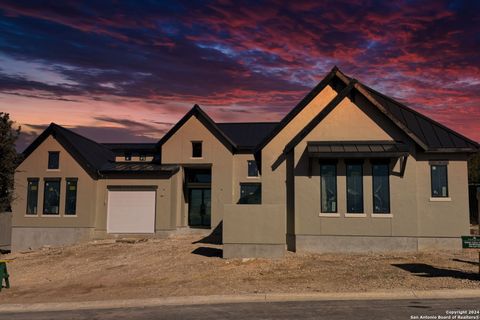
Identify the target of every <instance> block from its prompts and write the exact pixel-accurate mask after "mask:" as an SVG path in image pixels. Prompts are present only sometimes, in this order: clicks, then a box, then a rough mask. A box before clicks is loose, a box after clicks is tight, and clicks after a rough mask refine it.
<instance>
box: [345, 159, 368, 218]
mask: <svg viewBox="0 0 480 320" xmlns="http://www.w3.org/2000/svg"><path fill="white" fill-rule="evenodd" d="M349 165H359V166H360V169H361V174H360V177H362V183H361V184H360V185H361V187H362V209H361V210H360V211H349V210H350V209H349V207H348V166H349ZM363 174H364V170H363V161H348V162H345V201H346V204H347V208H346V210H345V217H349V216H351V215H354V216H358V217H363V216H366V214H365V199H364V197H365V192H364V191H365V190H364V187H363V184H364V181H363V180H364V179H363Z"/></svg>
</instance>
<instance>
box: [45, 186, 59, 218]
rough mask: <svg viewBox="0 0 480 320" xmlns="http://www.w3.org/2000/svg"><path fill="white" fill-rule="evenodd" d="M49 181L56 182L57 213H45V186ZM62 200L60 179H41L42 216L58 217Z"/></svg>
mask: <svg viewBox="0 0 480 320" xmlns="http://www.w3.org/2000/svg"><path fill="white" fill-rule="evenodd" d="M49 181H58V213H51V212H45V200H46V198H45V195H46V194H47V192H46V188H45V184H46V183H47V182H49ZM61 200H62V178H43V208H42V216H46V217H59V216H60V206H61Z"/></svg>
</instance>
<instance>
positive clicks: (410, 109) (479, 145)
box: [360, 82, 480, 147]
mask: <svg viewBox="0 0 480 320" xmlns="http://www.w3.org/2000/svg"><path fill="white" fill-rule="evenodd" d="M360 84H361V85H362V86H363V87H365V88H366V89H367V90H369V91H373V92H374V93H375V94H378V95H379V96H381V97H382V98H384V99H387V100H389V101H390V102H392V103H395V104H396V105H398V106H399V107H401V108H403V109H406V110H407V111H410V112H412V113H414V114H415V115H417V116H419V117H421V118H423V119H424V120H426V121H430V122H433V123H434V124H436V125H437V126H439V127H441V128H442V129H444V130H447V131H448V132H450V133H451V134H454V135H456V136H457V137H459V138H461V139H465V140H467V141H469V142H471V143H473V144H475V145H477V146H478V147H480V144H479V143H478V142H476V141H474V140H472V139H470V138H468V137H466V136H464V135H462V134H461V133H458V132H456V131H455V130H452V129H450V128H449V127H447V126H445V125H443V124H441V123H440V122H438V121H436V120H434V119H432V118H429V117H427V116H426V115H424V114H422V113H420V112H418V111H416V110H415V109H412V108H410V107H408V106H406V105H405V104H403V103H402V102H400V101H397V100H395V98H392V97H390V96H387V95H385V94H383V93H381V92H379V91H377V90H375V89H373V88H371V87H369V86H367V85H365V84H363V83H361V82H360Z"/></svg>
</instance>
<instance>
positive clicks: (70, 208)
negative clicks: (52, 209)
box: [65, 178, 78, 215]
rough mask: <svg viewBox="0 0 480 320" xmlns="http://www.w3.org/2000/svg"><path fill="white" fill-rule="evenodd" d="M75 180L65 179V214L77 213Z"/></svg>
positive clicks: (76, 180)
mask: <svg viewBox="0 0 480 320" xmlns="http://www.w3.org/2000/svg"><path fill="white" fill-rule="evenodd" d="M77 182H78V179H76V178H69V179H67V189H66V191H65V214H66V215H75V214H76V213H77Z"/></svg>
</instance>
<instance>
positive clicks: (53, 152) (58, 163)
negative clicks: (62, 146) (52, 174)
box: [47, 151, 60, 171]
mask: <svg viewBox="0 0 480 320" xmlns="http://www.w3.org/2000/svg"><path fill="white" fill-rule="evenodd" d="M52 154H57V155H58V161H57V167H56V168H50V156H51V155H52ZM47 170H49V171H58V170H60V151H48V161H47Z"/></svg>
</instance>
